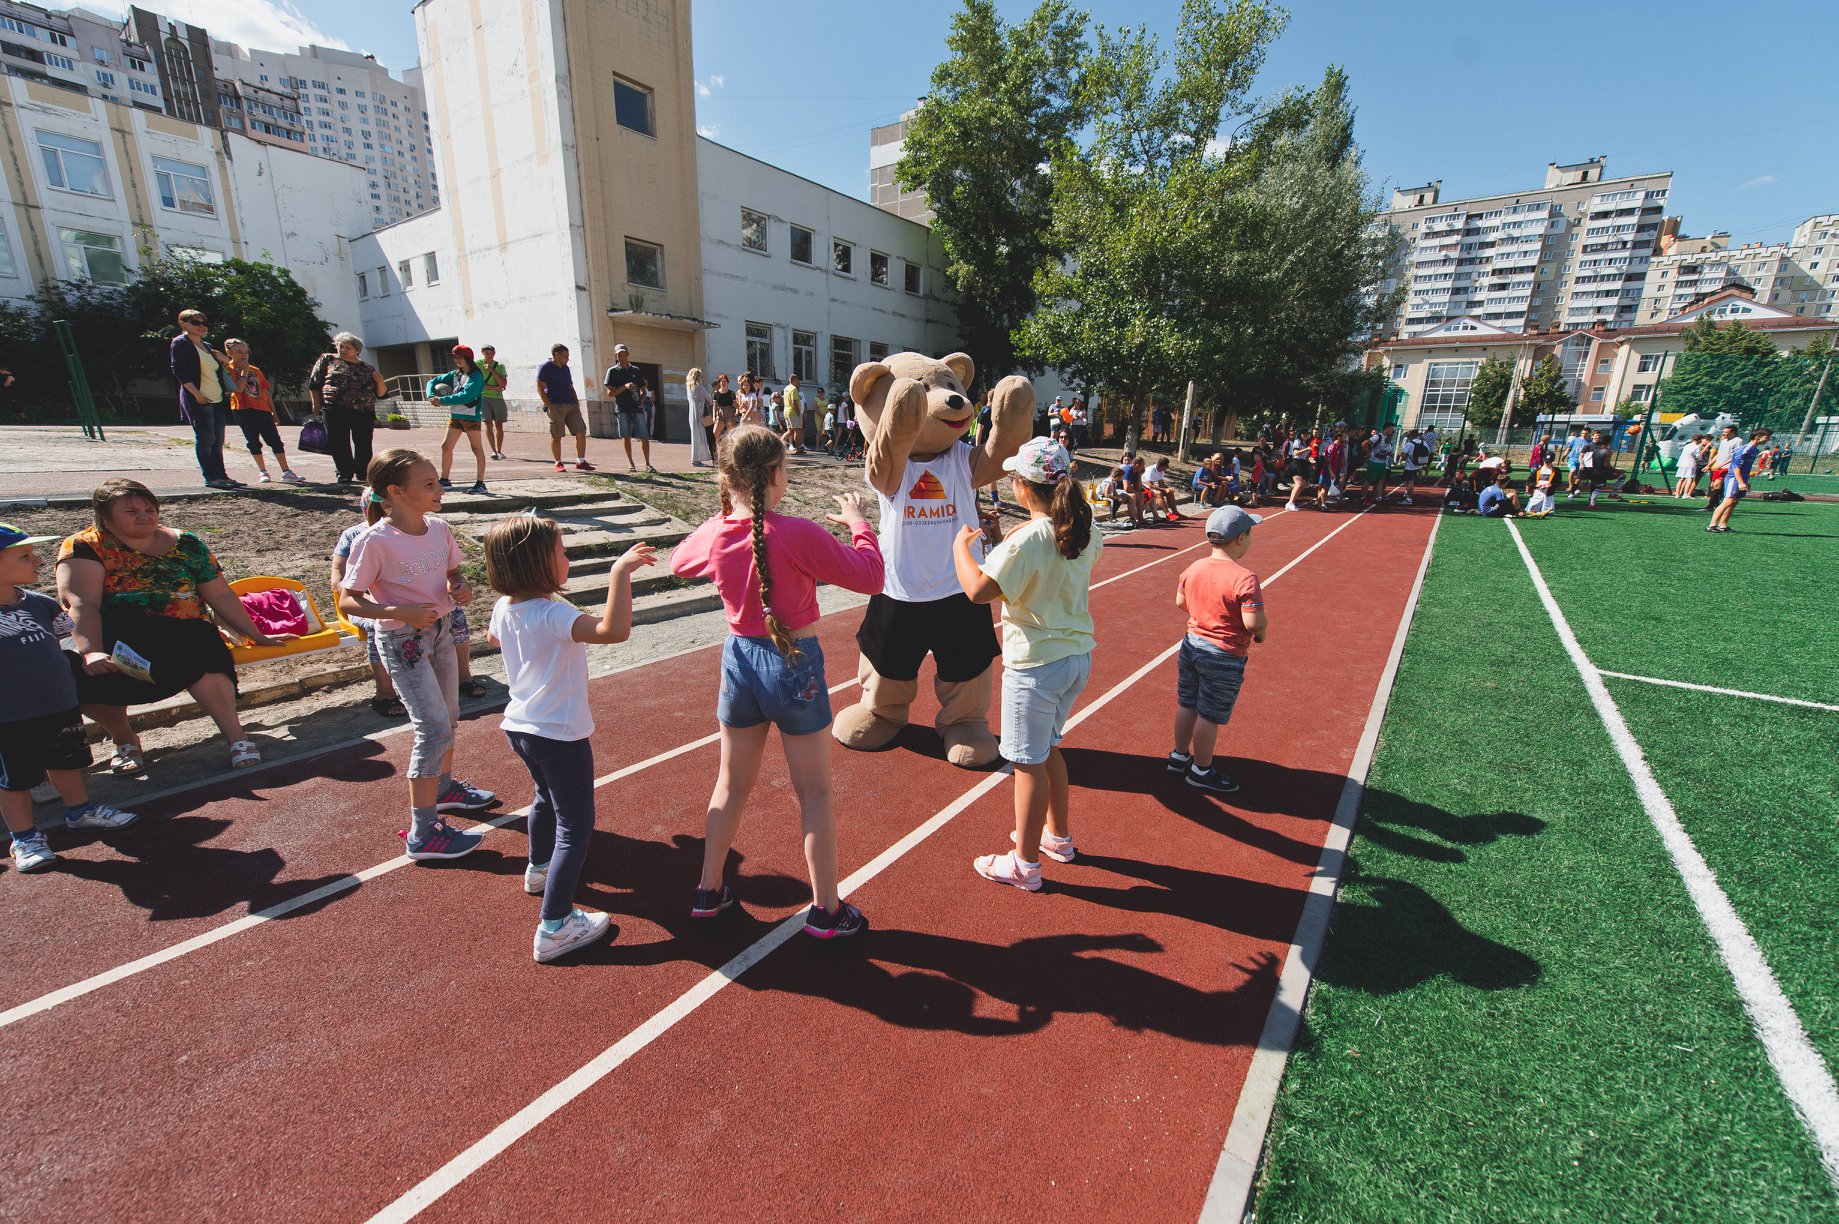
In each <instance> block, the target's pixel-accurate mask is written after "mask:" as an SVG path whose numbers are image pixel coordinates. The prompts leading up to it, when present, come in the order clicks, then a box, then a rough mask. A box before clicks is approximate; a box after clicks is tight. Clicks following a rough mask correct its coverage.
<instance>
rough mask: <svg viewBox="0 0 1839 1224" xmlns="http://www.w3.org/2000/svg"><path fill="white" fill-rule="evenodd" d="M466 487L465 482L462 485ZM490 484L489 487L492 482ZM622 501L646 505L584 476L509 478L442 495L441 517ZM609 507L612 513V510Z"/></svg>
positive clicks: (639, 507)
mask: <svg viewBox="0 0 1839 1224" xmlns="http://www.w3.org/2000/svg"><path fill="white" fill-rule="evenodd" d="M461 487H462V488H464V486H461ZM487 487H490V486H489V485H488V486H487ZM616 504H617V505H622V506H626V507H630V510H629V511H628V512H629V513H637V512H639V511H641V510H644V509H645V506H644V505H642V504H641V503H639V502H635V501H633V500H631V499H630V498H626V497H622V496H621V495H620V493H619V491H618V490H617V489H609V488H607V487H606V486H605V485H600V484H593V483H589V482H587V481H586V480H585V479H582V480H565V479H559V478H558V479H549V478H547V477H545V478H543V479H540V480H517V481H507V482H505V483H504V484H502V485H499V486H498V487H497V488H494V489H493V490H492V492H490V493H487V494H478V493H465V492H461V491H460V489H455V490H453V491H452V492H450V493H448V494H447V495H446V496H445V497H443V498H441V517H443V518H445V519H447V520H449V521H450V522H451V521H453V520H454V519H457V518H460V517H462V516H468V515H472V516H478V517H486V518H493V519H496V518H500V517H502V516H504V515H506V514H519V513H522V512H524V511H527V510H557V511H560V510H562V509H563V508H565V507H574V506H606V507H609V508H611V507H613V506H614V505H616ZM612 512H614V511H612V510H611V509H609V513H612Z"/></svg>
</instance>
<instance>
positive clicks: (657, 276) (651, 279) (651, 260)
mask: <svg viewBox="0 0 1839 1224" xmlns="http://www.w3.org/2000/svg"><path fill="white" fill-rule="evenodd" d="M626 280H627V281H628V282H630V283H631V284H634V285H643V286H644V287H645V288H647V289H662V288H664V248H663V247H661V246H654V245H652V244H651V243H649V242H640V241H638V240H637V239H635V238H628V239H626Z"/></svg>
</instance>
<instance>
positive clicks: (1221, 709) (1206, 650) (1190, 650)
mask: <svg viewBox="0 0 1839 1224" xmlns="http://www.w3.org/2000/svg"><path fill="white" fill-rule="evenodd" d="M1175 659H1176V671H1175V704H1176V705H1178V706H1180V707H1181V708H1182V709H1184V710H1193V711H1194V712H1195V713H1196V714H1199V715H1200V716H1201V717H1202V718H1204V719H1206V720H1207V721H1208V722H1210V723H1213V724H1215V725H1216V726H1222V727H1223V726H1225V725H1226V722H1227V720H1228V719H1230V718H1231V717H1232V707H1233V705H1234V704H1235V703H1237V701H1238V700H1239V686H1240V685H1241V684H1244V683H1245V656H1244V655H1236V654H1233V653H1232V652H1231V651H1229V650H1222V649H1221V648H1220V647H1218V646H1216V645H1214V644H1213V643H1212V642H1209V641H1207V640H1206V639H1205V638H1198V637H1195V636H1194V635H1193V634H1192V633H1190V634H1188V635H1187V636H1186V637H1184V638H1182V639H1181V651H1180V653H1178V654H1177V655H1176V656H1175Z"/></svg>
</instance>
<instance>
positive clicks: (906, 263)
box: [900, 259, 920, 293]
mask: <svg viewBox="0 0 1839 1224" xmlns="http://www.w3.org/2000/svg"><path fill="white" fill-rule="evenodd" d="M900 262H901V268H902V270H903V271H904V272H905V274H906V283H907V292H908V293H918V292H919V291H920V269H919V265H918V264H916V263H914V262H912V261H911V260H906V259H903V260H901V261H900Z"/></svg>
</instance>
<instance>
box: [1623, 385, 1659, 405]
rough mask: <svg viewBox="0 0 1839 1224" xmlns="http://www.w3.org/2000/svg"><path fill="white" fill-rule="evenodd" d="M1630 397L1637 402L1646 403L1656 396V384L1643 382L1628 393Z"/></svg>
mask: <svg viewBox="0 0 1839 1224" xmlns="http://www.w3.org/2000/svg"><path fill="white" fill-rule="evenodd" d="M1628 398H1629V399H1631V400H1633V401H1635V403H1637V404H1645V403H1647V402H1648V401H1649V400H1651V399H1653V398H1654V384H1653V383H1642V384H1641V385H1640V386H1638V387H1635V388H1634V389H1633V390H1631V391H1630V392H1629V393H1628Z"/></svg>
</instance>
